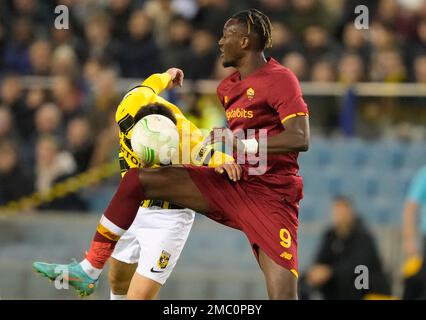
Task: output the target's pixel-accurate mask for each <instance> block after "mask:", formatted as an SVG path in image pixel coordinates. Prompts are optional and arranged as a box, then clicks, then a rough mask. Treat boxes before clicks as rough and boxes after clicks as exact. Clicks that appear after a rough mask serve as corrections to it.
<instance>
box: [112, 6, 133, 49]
mask: <svg viewBox="0 0 426 320" xmlns="http://www.w3.org/2000/svg"><path fill="white" fill-rule="evenodd" d="M132 9H133V6H132V1H131V0H110V1H109V4H108V11H107V12H108V14H109V15H110V17H111V22H112V28H111V34H112V37H113V38H114V39H115V40H118V41H120V40H121V39H123V38H124V37H125V35H126V33H127V28H126V24H127V21H128V20H129V17H130V14H131V12H132Z"/></svg>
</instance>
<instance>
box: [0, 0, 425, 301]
mask: <svg viewBox="0 0 426 320" xmlns="http://www.w3.org/2000/svg"><path fill="white" fill-rule="evenodd" d="M58 4H64V5H66V6H67V7H68V8H69V12H70V29H69V30H58V29H55V28H54V19H55V14H54V9H55V6H56V5H58ZM359 4H364V5H367V6H368V8H369V27H368V29H366V30H357V29H355V27H354V23H353V22H354V19H355V17H356V15H355V14H354V8H355V7H356V5H359ZM248 7H256V8H258V9H260V10H261V11H263V12H265V13H266V14H267V15H268V16H269V17H270V18H271V20H272V22H273V27H274V31H273V35H272V37H273V48H272V49H271V50H270V51H269V52H268V55H271V56H273V57H274V58H276V59H277V60H279V61H281V62H282V63H283V64H284V65H286V66H287V67H289V68H290V69H292V70H293V71H294V72H295V73H296V75H297V76H298V78H299V79H300V81H301V83H302V89H303V92H304V96H305V99H306V101H307V103H308V104H309V107H310V113H311V115H310V119H311V130H312V143H311V148H310V150H309V152H308V153H306V154H303V155H301V156H300V164H301V174H302V175H303V177H304V179H305V199H304V200H303V201H302V204H301V211H300V221H301V225H300V235H299V238H300V239H299V243H300V244H299V255H300V264H301V266H300V267H301V270H302V271H303V270H304V269H305V268H306V267H307V266H308V265H309V263H310V262H311V261H312V259H313V257H314V252H315V250H316V248H317V243H318V238H319V236H320V233H321V232H322V230H324V228H325V227H326V226H327V225H328V224H329V223H330V200H331V199H332V198H333V197H334V196H335V195H337V194H345V195H346V196H348V197H350V198H351V199H352V200H353V201H354V203H355V205H356V207H357V209H358V212H359V214H360V215H361V216H362V217H363V219H364V220H365V222H366V223H367V224H368V226H369V227H370V228H371V229H372V230H373V232H374V235H375V236H376V240H377V241H378V243H379V248H380V254H381V257H382V260H383V263H384V265H385V269H386V272H387V273H388V274H389V276H390V277H391V279H392V286H393V293H394V294H395V295H400V294H401V289H402V287H401V286H402V278H401V272H400V269H401V264H402V260H403V259H402V251H401V237H400V229H401V212H402V207H403V204H404V197H405V192H406V189H407V185H408V183H409V182H410V180H411V179H412V177H413V175H414V174H415V173H416V171H417V170H418V169H419V168H420V167H421V166H422V165H424V164H425V163H426V147H425V143H424V142H425V138H426V130H425V128H426V126H425V122H426V109H425V108H424V104H425V102H426V89H425V83H426V4H425V3H424V1H422V0H400V1H396V0H379V1H352V0H348V1H344V0H322V1H316V0H258V1H256V0H253V1H243V0H239V1H230V0H198V1H197V0H158V1H157V0H146V1H143V0H140V1H131V0H86V1H84V0H67V1H48V0H40V1H37V0H4V1H1V2H0V76H1V78H0V154H1V157H0V205H1V206H5V205H7V204H10V201H12V200H17V199H21V198H22V197H24V196H27V195H29V194H30V193H32V192H34V191H37V192H39V193H41V194H43V192H46V190H49V188H51V187H52V186H54V185H55V184H56V183H58V182H61V181H66V179H67V178H69V177H73V176H75V175H77V174H82V173H84V172H86V171H87V170H91V169H95V170H96V168H101V169H98V171H97V173H95V174H94V175H92V176H91V177H90V176H89V175H83V176H82V177H81V179H79V180H78V181H79V182H78V183H77V184H79V186H85V187H84V188H82V189H80V190H79V191H78V192H77V193H74V194H69V195H66V196H65V197H61V198H56V196H58V195H60V194H61V190H58V189H56V191H55V192H53V194H52V199H54V201H53V202H49V203H45V204H41V205H39V206H38V207H37V208H36V209H29V208H30V207H31V204H36V202H33V201H32V200H34V198H32V200H31V199H29V200H28V198H27V201H26V202H20V206H17V205H16V203H15V205H14V206H9V207H7V210H5V207H2V211H1V213H0V214H1V218H0V243H1V245H0V271H1V272H0V297H1V298H3V299H10V298H24V299H40V298H41V299H44V298H51V299H58V298H65V299H72V298H76V296H75V294H74V292H71V291H70V290H56V289H54V288H53V286H49V285H48V284H47V283H46V282H45V281H44V280H41V279H39V278H37V277H36V276H35V275H34V274H32V272H31V268H30V265H31V262H32V261H34V260H45V259H49V260H51V261H63V262H64V263H65V262H67V260H66V259H68V258H69V257H73V256H74V257H76V258H77V259H80V258H81V253H82V249H83V248H87V246H88V245H89V241H90V238H91V236H92V230H93V228H94V226H95V225H96V223H97V220H98V218H99V214H100V213H101V212H102V210H103V209H104V208H105V206H106V204H107V202H108V200H109V198H110V197H111V194H112V192H113V191H114V188H115V186H116V185H117V182H118V181H119V175H118V162H117V168H116V169H114V167H111V166H109V167H107V168H108V170H103V169H104V167H102V166H104V165H108V164H109V163H111V161H116V155H117V150H118V132H117V127H116V125H115V123H114V113H115V109H116V106H117V104H118V102H119V100H120V98H121V96H122V94H123V92H125V90H126V89H128V88H130V87H131V86H132V85H134V84H135V83H137V82H139V81H141V79H143V78H144V77H146V76H147V75H149V74H151V73H154V72H159V71H162V70H165V69H167V68H168V67H171V66H176V67H180V68H182V69H183V70H184V71H185V75H186V82H185V84H184V88H182V89H181V90H177V91H173V92H169V93H167V98H168V99H170V100H172V101H174V102H175V103H177V104H178V105H179V106H181V107H182V108H183V109H184V111H185V113H186V114H187V115H188V117H189V118H190V119H191V120H192V121H194V122H195V123H196V124H197V125H198V126H199V127H202V128H205V129H209V128H212V127H213V126H217V125H223V124H224V121H225V119H224V116H223V115H224V113H223V111H222V110H221V107H220V105H219V102H218V101H217V99H216V97H215V88H216V85H217V81H218V80H220V79H222V78H223V77H225V76H226V75H227V74H228V72H229V70H224V69H223V68H222V67H221V64H220V62H218V56H219V54H218V48H217V40H218V38H219V37H220V35H221V32H222V27H223V23H224V21H226V19H227V18H228V17H229V16H230V15H231V14H232V13H234V12H235V11H237V10H239V9H244V8H248ZM111 168H112V169H111ZM92 173H93V171H92ZM101 178H102V179H101ZM74 187H75V188H77V187H76V186H75V185H74ZM71 189H72V187H71ZM62 193H63V192H62ZM22 205H23V206H22ZM102 279H103V280H102V281H101V285H100V290H99V291H98V292H97V293H96V294H95V295H94V298H102V299H104V298H107V297H108V287H107V284H106V276H105V275H104V276H103V277H102ZM161 297H162V298H177V299H181V298H189V299H191V298H197V299H203V298H213V299H216V298H223V299H228V298H229V299H251V298H260V299H263V298H266V292H265V289H264V283H263V278H262V274H261V272H260V271H259V270H258V267H257V265H256V262H255V259H254V258H253V257H252V254H251V251H250V248H249V246H248V244H247V243H246V240H245V239H244V237H243V235H242V234H240V233H239V232H237V231H233V230H230V229H226V228H224V227H222V226H220V225H218V224H215V223H214V222H211V221H209V220H207V219H205V218H203V217H198V218H197V221H196V223H195V224H194V227H193V230H192V233H191V235H190V237H189V240H188V243H187V245H186V248H185V250H184V252H183V254H182V258H181V260H180V262H179V263H178V265H177V267H176V270H175V273H174V274H173V275H172V276H171V279H170V280H169V282H168V283H167V284H166V286H165V288H164V289H163V291H162V293H161Z"/></svg>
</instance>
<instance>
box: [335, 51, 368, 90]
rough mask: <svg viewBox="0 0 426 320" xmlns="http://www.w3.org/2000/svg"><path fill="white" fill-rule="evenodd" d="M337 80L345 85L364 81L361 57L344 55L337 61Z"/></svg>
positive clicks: (363, 67)
mask: <svg viewBox="0 0 426 320" xmlns="http://www.w3.org/2000/svg"><path fill="white" fill-rule="evenodd" d="M337 78H338V80H339V81H340V82H342V83H344V84H347V85H351V84H354V83H356V82H359V81H363V80H365V66H364V63H363V61H362V59H361V57H360V56H359V55H357V54H354V53H347V54H344V55H343V56H342V57H341V58H340V61H339V66H338V76H337Z"/></svg>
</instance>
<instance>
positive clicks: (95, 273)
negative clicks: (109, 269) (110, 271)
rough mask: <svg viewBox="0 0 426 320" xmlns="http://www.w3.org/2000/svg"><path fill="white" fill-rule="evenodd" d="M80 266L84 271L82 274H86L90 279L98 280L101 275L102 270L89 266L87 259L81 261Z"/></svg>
mask: <svg viewBox="0 0 426 320" xmlns="http://www.w3.org/2000/svg"><path fill="white" fill-rule="evenodd" d="M80 266H81V268H82V269H83V270H84V272H86V273H87V275H88V276H89V277H90V278H92V279H98V278H99V276H100V275H101V273H102V269H98V268H95V267H94V266H92V265H91V264H90V262H89V260H87V259H84V260H83V261H81V262H80Z"/></svg>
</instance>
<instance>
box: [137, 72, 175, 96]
mask: <svg viewBox="0 0 426 320" xmlns="http://www.w3.org/2000/svg"><path fill="white" fill-rule="evenodd" d="M170 80H171V76H170V75H169V74H168V73H167V72H164V73H154V74H153V75H151V76H149V77H148V78H146V79H145V81H144V82H143V83H142V86H146V87H149V88H151V89H152V90H153V91H154V93H155V94H160V93H161V91H163V90H164V89H166V88H167V86H168V85H169V82H170Z"/></svg>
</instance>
